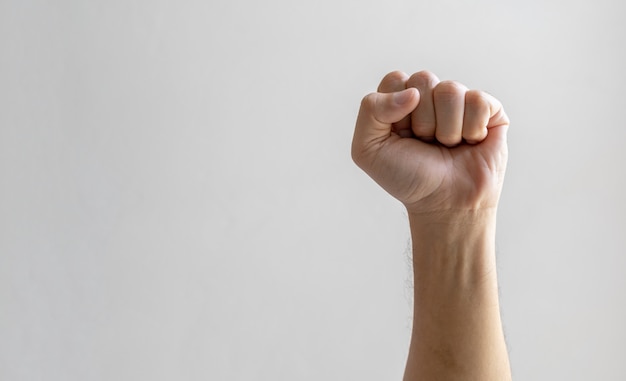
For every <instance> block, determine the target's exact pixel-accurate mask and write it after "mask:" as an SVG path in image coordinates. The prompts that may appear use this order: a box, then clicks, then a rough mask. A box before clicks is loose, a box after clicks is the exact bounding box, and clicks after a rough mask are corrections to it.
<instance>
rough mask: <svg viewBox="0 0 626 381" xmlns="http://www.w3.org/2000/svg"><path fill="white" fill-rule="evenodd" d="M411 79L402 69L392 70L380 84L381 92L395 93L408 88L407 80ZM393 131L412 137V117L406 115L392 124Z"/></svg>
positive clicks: (379, 89)
mask: <svg viewBox="0 0 626 381" xmlns="http://www.w3.org/2000/svg"><path fill="white" fill-rule="evenodd" d="M408 79H409V76H408V74H406V73H404V72H402V71H392V72H391V73H389V74H387V75H386V76H385V77H384V78H383V79H382V81H381V82H380V85H379V86H378V92H379V93H395V92H398V91H402V90H404V89H406V81H407V80H408ZM392 131H393V132H395V133H397V134H398V135H400V136H402V137H407V138H408V137H412V136H413V133H412V132H411V117H410V116H406V117H405V118H403V119H402V120H401V121H399V122H397V123H393V124H392Z"/></svg>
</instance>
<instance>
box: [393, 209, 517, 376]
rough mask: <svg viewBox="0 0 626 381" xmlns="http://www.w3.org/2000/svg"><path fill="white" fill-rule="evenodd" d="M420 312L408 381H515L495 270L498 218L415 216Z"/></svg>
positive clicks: (417, 312)
mask: <svg viewBox="0 0 626 381" xmlns="http://www.w3.org/2000/svg"><path fill="white" fill-rule="evenodd" d="M409 219H410V223H411V235H412V240H413V264H414V285H415V302H414V306H415V310H414V321H413V335H412V339H411V347H410V351H409V358H408V362H407V368H406V373H405V377H404V379H405V381H413V380H419V381H422V380H425V381H427V380H446V381H447V380H463V381H473V380H476V381H491V380H493V381H505V380H510V379H511V376H510V368H509V361H508V354H507V351H506V346H505V343H504V336H503V332H502V324H501V321H500V309H499V303H498V288H497V277H496V265H495V247H494V245H495V210H494V211H486V212H480V213H478V212H474V213H463V214H456V215H454V216H448V217H442V216H438V217H436V218H433V216H428V218H426V217H425V216H416V215H410V216H409Z"/></svg>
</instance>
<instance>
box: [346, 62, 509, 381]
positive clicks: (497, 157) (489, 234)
mask: <svg viewBox="0 0 626 381" xmlns="http://www.w3.org/2000/svg"><path fill="white" fill-rule="evenodd" d="M508 126H509V119H508V117H507V116H506V114H505V112H504V109H503V107H502V104H501V103H500V102H499V101H498V100H497V99H496V98H494V97H493V96H491V95H489V94H487V93H485V92H483V91H478V90H469V89H468V88H467V87H465V86H463V85H462V84H460V83H458V82H454V81H440V80H439V79H438V78H437V77H436V76H435V75H434V74H433V73H430V72H428V71H421V72H418V73H415V74H413V75H411V76H409V75H407V74H405V73H403V72H398V71H396V72H392V73H389V74H387V75H386V76H385V77H384V78H383V79H382V81H381V83H380V85H379V87H378V91H377V92H375V93H372V94H369V95H367V96H365V98H363V101H362V103H361V109H360V111H359V115H358V118H357V123H356V128H355V131H354V138H353V142H352V158H353V159H354V161H355V163H356V164H357V165H358V166H359V167H360V168H362V169H363V170H364V171H365V172H366V173H367V174H368V175H369V176H370V177H371V178H372V179H374V180H375V181H376V182H377V183H378V184H379V185H380V186H381V187H383V188H384V189H385V190H386V191H387V192H389V193H390V194H391V195H392V196H394V197H395V198H397V199H398V200H399V201H401V202H402V203H403V204H404V206H405V207H406V209H407V214H408V216H409V224H410V228H411V238H412V245H413V264H414V266H413V267H414V269H413V271H414V285H415V302H414V314H413V333H412V337H411V344H410V347H409V356H408V359H407V364H406V369H405V374H404V381H431V380H432V381H435V380H442V381H456V380H459V381H461V380H462V381H507V380H511V372H510V366H509V358H508V353H507V350H506V345H505V342H504V334H503V331H502V323H501V320H500V307H499V302H498V288H497V277H496V266H495V231H496V229H495V228H496V210H497V206H498V200H499V198H500V193H501V190H502V184H503V180H504V173H505V170H506V162H507V154H508V151H507V142H506V134H507V129H508Z"/></svg>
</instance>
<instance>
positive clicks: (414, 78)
mask: <svg viewBox="0 0 626 381" xmlns="http://www.w3.org/2000/svg"><path fill="white" fill-rule="evenodd" d="M437 83H439V78H437V76H436V75H435V74H433V73H432V72H430V71H428V70H422V71H418V72H417V73H415V74H413V75H411V77H409V79H408V81H407V86H408V87H416V88H418V89H427V88H428V89H430V88H433V87H435V86H436V85H437Z"/></svg>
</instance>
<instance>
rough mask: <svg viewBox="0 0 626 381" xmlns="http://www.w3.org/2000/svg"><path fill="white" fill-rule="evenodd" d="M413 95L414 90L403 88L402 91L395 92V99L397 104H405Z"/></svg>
mask: <svg viewBox="0 0 626 381" xmlns="http://www.w3.org/2000/svg"><path fill="white" fill-rule="evenodd" d="M412 96H413V90H411V89H406V90H402V91H400V92H397V93H394V94H393V101H394V102H395V103H396V104H397V105H403V104H405V103H406V102H408V101H409V100H410V99H411V97H412Z"/></svg>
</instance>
